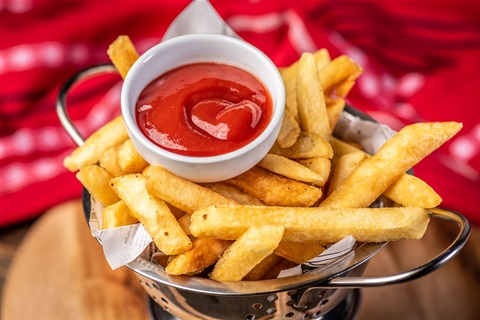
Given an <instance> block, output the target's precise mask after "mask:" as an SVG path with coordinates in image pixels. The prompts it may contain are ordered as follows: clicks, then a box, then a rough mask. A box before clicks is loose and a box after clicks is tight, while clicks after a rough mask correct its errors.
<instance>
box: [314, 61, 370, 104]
mask: <svg viewBox="0 0 480 320" xmlns="http://www.w3.org/2000/svg"><path fill="white" fill-rule="evenodd" d="M362 71H363V70H362V68H361V67H360V66H359V65H358V64H357V63H356V62H355V61H353V60H352V59H351V58H349V57H347V56H345V55H342V56H339V57H337V58H335V59H333V60H332V61H331V62H330V63H329V64H328V65H326V66H325V67H324V68H322V69H321V70H319V72H318V77H319V79H320V83H321V85H322V88H323V91H324V92H325V95H327V96H330V95H333V96H334V97H342V98H344V97H346V96H347V94H348V92H349V91H350V89H351V88H352V87H353V85H354V84H355V80H356V79H357V78H358V77H359V76H360V74H361V73H362Z"/></svg>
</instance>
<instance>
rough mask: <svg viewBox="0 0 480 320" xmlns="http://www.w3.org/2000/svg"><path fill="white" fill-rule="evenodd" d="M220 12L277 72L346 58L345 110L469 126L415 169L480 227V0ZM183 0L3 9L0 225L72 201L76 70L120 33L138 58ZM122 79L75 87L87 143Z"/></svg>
mask: <svg viewBox="0 0 480 320" xmlns="http://www.w3.org/2000/svg"><path fill="white" fill-rule="evenodd" d="M211 2H212V4H213V6H214V7H215V8H216V10H217V11H218V12H219V14H220V15H221V16H222V17H223V18H224V19H225V20H226V21H227V22H228V23H229V24H230V25H231V26H232V27H233V29H234V30H235V31H237V32H238V33H239V34H240V36H242V37H243V38H244V39H245V40H246V41H248V42H250V43H252V44H253V45H255V46H257V47H259V48H260V49H261V50H263V51H264V52H265V53H266V54H267V55H268V56H270V58H271V59H272V60H273V61H274V62H275V63H276V64H277V65H278V66H286V65H288V64H290V63H292V62H293V61H295V60H297V59H298V58H299V56H300V53H301V52H302V51H303V50H310V51H312V50H316V49H318V48H323V47H325V48H327V49H328V50H329V51H330V53H331V55H332V57H336V56H338V55H339V54H347V55H349V56H351V57H352V58H354V59H355V60H356V61H357V62H358V63H360V64H361V65H362V66H363V67H364V69H365V73H364V74H363V75H362V77H361V78H360V79H359V80H358V82H357V85H356V86H355V88H354V89H353V91H352V92H351V94H350V96H349V100H350V101H349V102H350V103H351V104H352V105H354V106H356V107H357V108H359V109H361V110H364V111H366V112H368V113H369V114H371V115H372V116H373V117H375V118H376V119H378V120H379V121H382V122H385V123H387V124H389V125H391V126H392V127H393V128H394V129H400V128H401V127H403V126H405V125H407V124H409V123H413V122H418V121H450V120H455V121H461V122H463V123H464V128H463V130H462V131H461V132H460V133H459V134H458V135H457V136H456V137H455V138H454V139H453V140H452V141H450V142H449V143H447V144H446V145H445V146H443V147H442V148H441V149H439V150H437V151H435V152H434V153H433V154H432V155H430V156H429V157H428V158H427V159H425V160H424V161H422V162H421V163H420V164H419V165H417V166H416V167H415V168H414V169H415V173H416V175H417V176H419V177H420V178H422V179H424V180H425V181H427V182H428V183H429V184H430V185H431V186H432V187H433V188H434V189H435V190H437V192H438V193H439V194H440V195H441V196H442V197H443V199H444V201H443V204H442V206H443V207H446V208H450V209H453V210H456V211H458V212H460V213H462V214H464V215H465V216H467V217H468V218H469V219H470V221H471V222H473V223H476V224H480V212H479V210H478V209H479V200H478V199H479V198H480V156H479V150H480V121H479V120H480V116H479V108H480V93H479V91H480V3H479V2H478V1H469V0H465V1H453V0H452V1H415V2H414V1H407V2H401V1H390V2H384V1H380V0H378V1H353V0H352V1H328V0H325V1H287V0H285V1H266V0H259V1H220V0H212V1H211ZM188 3H189V1H153V0H152V1H148V0H139V1H135V0H131V1H130V0H123V1H119V0H118V1H95V0H88V1H87V0H85V1H61V0H56V1H55V0H23V1H15V0H0V39H2V40H1V41H0V227H5V226H9V225H12V224H15V223H19V222H22V221H26V220H29V219H32V218H34V217H37V216H38V215H40V214H41V213H42V212H43V211H44V210H46V209H48V208H49V207H51V206H53V205H55V204H57V203H61V202H62V201H65V200H68V199H72V198H76V197H79V196H80V194H81V185H80V183H79V182H78V181H77V180H76V179H75V176H74V174H72V173H70V172H68V171H67V170H65V169H64V168H63V167H62V160H63V157H64V156H65V155H66V154H68V153H69V152H70V151H71V150H72V149H73V148H74V146H75V145H74V143H73V142H72V141H71V140H70V139H69V137H68V136H67V135H66V134H65V133H64V132H63V129H61V128H60V123H59V121H58V119H57V115H56V112H55V99H56V95H57V93H58V90H59V87H60V86H61V85H62V83H63V82H64V81H65V80H66V79H68V78H69V77H70V76H71V75H72V74H73V73H75V72H78V71H79V70H81V69H83V68H86V67H89V66H92V65H94V64H97V63H102V62H108V57H107V55H106V49H107V47H108V45H109V44H110V43H111V42H112V41H113V40H114V39H115V38H116V37H117V36H118V35H120V34H127V35H129V36H130V37H131V39H132V40H133V42H134V43H135V45H136V46H137V48H138V49H139V51H140V52H143V51H145V50H146V49H148V48H149V47H151V46H152V45H154V44H155V43H157V42H158V41H160V39H161V37H162V35H163V34H164V32H165V31H166V29H167V27H168V25H169V24H170V23H171V22H172V21H173V19H174V18H175V16H177V15H178V14H179V13H180V12H181V10H183V8H185V7H186V6H187V5H188ZM119 85H120V80H119V77H117V76H106V77H102V78H101V79H96V80H92V81H89V82H88V83H86V84H84V85H81V86H79V87H78V88H76V89H75V90H74V92H72V95H71V97H69V110H70V112H71V116H72V118H73V119H74V121H75V123H76V124H77V125H78V126H79V128H80V129H81V131H82V133H83V134H85V135H88V134H90V133H91V132H93V131H94V130H95V129H97V128H98V127H99V126H101V125H102V124H103V123H104V122H106V121H107V120H108V119H110V118H112V117H113V116H114V115H116V114H119V105H118V94H119Z"/></svg>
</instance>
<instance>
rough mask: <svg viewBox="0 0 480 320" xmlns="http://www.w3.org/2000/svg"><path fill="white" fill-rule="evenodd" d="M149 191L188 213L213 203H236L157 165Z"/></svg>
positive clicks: (149, 184) (154, 168) (148, 181)
mask: <svg viewBox="0 0 480 320" xmlns="http://www.w3.org/2000/svg"><path fill="white" fill-rule="evenodd" d="M147 189H148V191H149V192H150V193H151V194H153V195H155V196H157V197H158V198H160V199H162V200H164V201H166V202H168V203H170V204H171V205H173V206H174V207H177V208H179V209H180V210H182V211H185V212H186V213H192V212H193V211H195V210H198V209H201V208H203V207H208V206H210V205H213V204H219V203H222V204H235V203H236V202H235V201H233V200H230V199H228V198H226V197H224V196H222V195H220V194H218V193H216V192H213V191H212V190H210V189H208V188H205V187H202V186H200V185H198V184H196V183H193V182H191V181H189V180H186V179H183V178H180V177H179V176H176V175H174V174H173V173H171V172H169V171H168V170H166V169H164V168H162V167H159V166H155V167H153V168H152V170H151V171H150V176H149V177H148V180H147Z"/></svg>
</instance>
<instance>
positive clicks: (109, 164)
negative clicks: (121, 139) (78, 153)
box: [98, 147, 125, 177]
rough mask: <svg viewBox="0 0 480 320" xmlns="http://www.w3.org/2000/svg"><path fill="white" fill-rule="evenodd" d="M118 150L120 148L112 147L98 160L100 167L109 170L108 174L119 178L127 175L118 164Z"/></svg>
mask: <svg viewBox="0 0 480 320" xmlns="http://www.w3.org/2000/svg"><path fill="white" fill-rule="evenodd" d="M117 148H118V147H112V148H110V149H108V150H106V151H105V152H104V153H103V154H102V155H101V156H100V159H99V160H98V163H99V164H100V167H102V168H104V169H105V170H107V172H108V173H110V174H111V175H112V176H113V177H119V176H121V175H123V174H125V173H124V172H123V170H122V168H121V167H120V165H119V164H118V152H117Z"/></svg>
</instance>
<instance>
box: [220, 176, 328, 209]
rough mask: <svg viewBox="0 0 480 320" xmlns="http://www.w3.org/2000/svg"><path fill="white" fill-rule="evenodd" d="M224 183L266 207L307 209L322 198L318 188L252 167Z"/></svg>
mask: <svg viewBox="0 0 480 320" xmlns="http://www.w3.org/2000/svg"><path fill="white" fill-rule="evenodd" d="M225 182H226V183H228V184H230V185H233V186H235V187H237V188H239V189H240V190H243V191H244V192H247V193H249V194H251V195H253V196H255V197H256V198H258V199H260V200H262V201H263V202H264V203H266V204H268V205H278V206H289V207H293V206H299V207H309V206H311V205H313V204H314V203H315V202H316V201H317V200H318V199H320V197H321V196H322V190H320V189H319V188H316V187H314V186H310V185H308V184H305V183H303V182H299V181H295V180H291V179H287V178H284V177H282V176H279V175H277V174H274V173H272V172H269V171H267V170H264V169H261V168H259V167H253V168H252V169H250V170H248V171H247V172H245V173H242V174H241V175H239V176H236V177H234V178H231V179H228V180H226V181H225Z"/></svg>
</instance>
